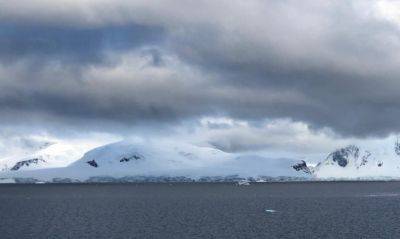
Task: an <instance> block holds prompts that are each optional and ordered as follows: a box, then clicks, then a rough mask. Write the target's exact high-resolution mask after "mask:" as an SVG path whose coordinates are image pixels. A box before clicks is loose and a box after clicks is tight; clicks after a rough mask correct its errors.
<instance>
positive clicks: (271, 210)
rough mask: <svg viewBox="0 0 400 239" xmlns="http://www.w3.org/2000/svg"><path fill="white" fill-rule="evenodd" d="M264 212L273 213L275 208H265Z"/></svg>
mask: <svg viewBox="0 0 400 239" xmlns="http://www.w3.org/2000/svg"><path fill="white" fill-rule="evenodd" d="M265 212H268V213H275V212H276V210H273V209H265Z"/></svg>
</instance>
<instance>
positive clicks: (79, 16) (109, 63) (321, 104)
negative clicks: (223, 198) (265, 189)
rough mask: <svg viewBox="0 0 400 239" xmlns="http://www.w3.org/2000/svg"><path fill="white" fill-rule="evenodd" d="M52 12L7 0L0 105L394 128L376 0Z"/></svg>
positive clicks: (391, 82)
mask: <svg viewBox="0 0 400 239" xmlns="http://www.w3.org/2000/svg"><path fill="white" fill-rule="evenodd" d="M0 3H1V2H0ZM26 9H28V10H29V13H27V12H26ZM43 9H45V10H46V11H44V10H43ZM55 9H56V8H54V3H52V2H51V1H49V2H47V3H40V4H39V3H37V4H36V5H35V4H33V3H31V4H29V3H27V5H24V7H23V8H22V7H21V6H20V7H15V6H14V5H12V4H6V2H3V11H1V10H0V19H1V24H0V43H1V44H0V61H1V66H2V68H0V79H1V82H0V111H6V110H7V112H11V111H12V112H24V114H25V113H27V112H32V113H35V114H47V115H55V116H57V117H59V118H60V119H67V118H76V119H80V120H82V121H83V122H84V121H85V120H87V119H92V120H94V121H96V120H110V121H115V122H119V123H121V122H122V123H124V124H127V125H129V124H134V123H140V122H148V121H153V122H173V121H174V122H176V121H184V120H188V119H193V118H196V117H201V116H204V115H228V116H231V117H234V118H240V119H245V120H248V121H254V122H257V121H262V120H263V119H265V118H291V119H293V120H294V121H304V122H307V123H308V124H310V126H311V127H316V128H319V127H330V128H332V129H333V130H334V131H335V132H339V133H341V134H345V135H356V136H371V135H385V134H388V133H393V132H399V131H400V121H399V120H398V119H399V118H400V106H399V104H398V102H400V94H398V89H399V87H400V82H399V80H398V79H399V77H400V70H399V67H398V65H399V63H400V55H399V54H398V52H400V41H399V36H400V35H399V34H400V31H399V24H398V23H396V22H393V21H390V20H388V19H386V18H384V16H382V14H381V15H379V14H380V13H379V12H377V11H378V10H379V9H378V8H377V7H376V6H375V5H374V4H365V2H362V1H360V2H359V1H354V2H351V3H349V2H345V3H328V2H326V1H302V2H301V3H300V2H298V1H279V2H259V1H248V2H245V3H244V2H235V1H227V2H224V1H220V2H212V1H204V2H203V1H199V2H196V3H195V4H194V3H193V4H184V3H181V2H176V1H169V2H155V3H147V2H140V1H135V2H132V3H128V2H125V1H115V2H114V3H113V4H105V3H104V2H101V1H100V2H98V3H93V2H86V1H82V2H78V1H77V2H72V3H70V4H69V5H68V4H67V5H66V7H65V8H64V9H63V11H60V10H55ZM377 9H378V10H377ZM105 13H108V14H105ZM57 14H58V15H59V18H57V19H54V16H55V15H57ZM227 16H229V17H227ZM50 19H54V22H52V24H50V22H51V21H50ZM30 22H32V24H30ZM54 62H58V63H59V64H60V65H57V64H56V65H54ZM99 63H101V64H99ZM77 67H79V70H77ZM93 72H94V73H93ZM55 79H57V81H56V82H57V83H55ZM16 114H17V113H16Z"/></svg>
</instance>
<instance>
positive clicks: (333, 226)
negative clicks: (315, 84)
mask: <svg viewBox="0 0 400 239" xmlns="http://www.w3.org/2000/svg"><path fill="white" fill-rule="evenodd" d="M266 210H272V211H266ZM0 238H1V239H5V238H18V239H23V238H76V239H79V238H400V182H337V183H336V182H335V183H333V182H318V183H313V182H307V183H265V184H252V185H250V186H236V185H234V184H211V183H204V184H201V183H176V184H76V185H62V184H61V185H53V184H51V185H50V184H43V185H0Z"/></svg>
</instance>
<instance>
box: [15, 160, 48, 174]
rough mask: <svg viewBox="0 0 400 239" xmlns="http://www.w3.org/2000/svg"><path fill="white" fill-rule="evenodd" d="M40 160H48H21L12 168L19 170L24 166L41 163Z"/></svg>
mask: <svg viewBox="0 0 400 239" xmlns="http://www.w3.org/2000/svg"><path fill="white" fill-rule="evenodd" d="M40 162H46V161H45V160H43V159H41V158H34V159H28V160H23V161H19V162H18V163H16V164H15V165H14V166H13V167H12V168H11V169H10V170H13V171H17V170H19V169H20V168H22V167H29V166H30V165H31V164H39V163H40Z"/></svg>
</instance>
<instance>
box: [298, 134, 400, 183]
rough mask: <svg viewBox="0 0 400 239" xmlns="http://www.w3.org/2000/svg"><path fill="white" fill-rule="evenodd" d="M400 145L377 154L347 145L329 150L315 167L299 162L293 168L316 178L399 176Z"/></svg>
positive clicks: (398, 177) (386, 177)
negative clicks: (387, 151)
mask: <svg viewBox="0 0 400 239" xmlns="http://www.w3.org/2000/svg"><path fill="white" fill-rule="evenodd" d="M399 155H400V144H399V143H398V142H396V143H395V147H394V149H393V150H391V151H390V152H389V153H386V154H385V155H380V154H379V153H376V152H375V153H374V152H371V151H368V150H361V149H360V148H359V147H357V146H355V145H349V146H347V147H344V148H340V149H337V150H335V151H333V152H332V153H330V154H329V155H328V156H327V157H326V159H325V160H323V161H321V162H319V163H318V164H317V165H315V166H311V165H307V163H306V162H305V161H301V162H300V163H297V164H295V165H293V169H295V170H296V171H299V172H303V173H305V174H308V175H312V176H314V177H315V178H317V179H388V178H392V179H400V157H399Z"/></svg>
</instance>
